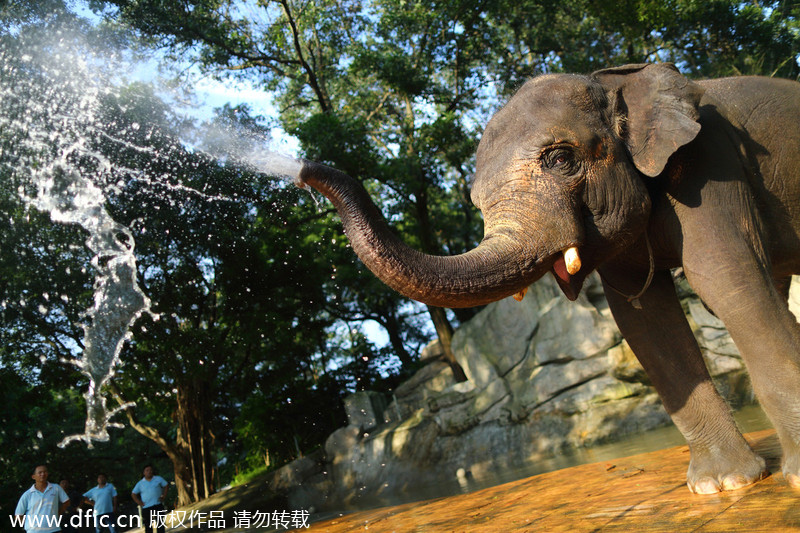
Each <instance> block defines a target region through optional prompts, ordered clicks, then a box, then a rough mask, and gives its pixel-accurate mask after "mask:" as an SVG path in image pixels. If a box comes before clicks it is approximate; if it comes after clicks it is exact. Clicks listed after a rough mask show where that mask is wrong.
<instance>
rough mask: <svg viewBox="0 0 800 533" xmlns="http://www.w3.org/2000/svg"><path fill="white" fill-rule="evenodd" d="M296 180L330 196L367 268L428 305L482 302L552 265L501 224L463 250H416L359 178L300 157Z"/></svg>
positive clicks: (524, 284) (498, 296)
mask: <svg viewBox="0 0 800 533" xmlns="http://www.w3.org/2000/svg"><path fill="white" fill-rule="evenodd" d="M297 185H298V186H300V187H305V186H306V185H310V186H311V187H313V188H315V189H317V190H318V191H319V192H321V193H322V194H324V195H325V196H326V197H327V198H328V199H330V200H331V201H332V202H333V205H334V206H335V207H336V209H337V210H338V212H339V216H340V217H341V219H342V223H343V225H344V231H345V233H346V234H347V236H348V238H349V239H350V242H351V244H352V246H353V250H355V252H356V254H358V257H359V258H360V259H361V261H363V262H364V264H365V265H366V266H367V268H369V269H370V270H371V271H372V272H373V273H375V275H376V276H378V277H379V278H380V279H381V280H382V281H383V282H384V283H386V284H387V285H389V286H390V287H392V288H393V289H395V290H396V291H398V292H400V293H401V294H403V295H405V296H407V297H409V298H412V299H414V300H417V301H420V302H422V303H425V304H428V305H433V306H438V307H473V306H477V305H484V304H487V303H490V302H493V301H496V300H499V299H501V298H505V297H506V296H510V295H512V294H515V293H517V292H519V291H521V290H522V289H524V288H525V287H527V286H528V285H529V284H530V283H532V282H533V281H535V280H536V279H538V278H540V277H541V276H542V275H543V274H544V273H545V272H547V271H548V270H550V268H551V267H552V261H549V262H548V261H544V262H542V260H541V259H538V260H531V258H530V252H528V253H527V254H526V253H524V251H523V250H521V246H520V245H519V244H518V243H517V242H518V241H517V240H515V239H512V238H511V237H510V236H509V235H506V234H504V232H503V231H502V230H501V231H495V232H491V231H489V232H487V234H486V235H485V236H484V239H483V241H482V242H481V243H480V245H479V246H478V247H477V248H475V249H473V250H470V251H469V252H466V253H464V254H461V255H456V256H434V255H427V254H423V253H421V252H419V251H417V250H414V249H412V248H410V247H408V246H406V245H405V244H404V243H403V242H402V241H400V239H398V238H397V236H395V235H394V233H393V232H392V231H391V230H390V228H389V227H388V225H387V224H386V221H385V220H384V218H383V216H382V214H381V213H380V211H379V210H378V208H377V207H376V206H375V204H374V203H373V202H372V200H371V199H370V197H369V195H368V194H367V192H366V190H365V189H364V187H363V186H362V185H361V184H360V183H359V182H358V181H356V180H354V179H353V178H351V177H350V176H348V175H347V174H344V173H342V172H339V171H337V170H334V169H332V168H330V167H327V166H325V165H321V164H319V163H314V162H311V161H304V163H303V168H302V170H301V171H300V174H299V176H298V183H297ZM522 258H527V260H523V259H522ZM542 259H547V258H542Z"/></svg>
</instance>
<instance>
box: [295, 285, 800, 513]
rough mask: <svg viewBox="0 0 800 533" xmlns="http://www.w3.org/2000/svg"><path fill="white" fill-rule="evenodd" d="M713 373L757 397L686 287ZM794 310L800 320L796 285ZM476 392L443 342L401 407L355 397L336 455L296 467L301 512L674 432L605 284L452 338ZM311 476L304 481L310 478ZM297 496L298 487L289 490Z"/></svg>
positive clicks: (397, 397)
mask: <svg viewBox="0 0 800 533" xmlns="http://www.w3.org/2000/svg"><path fill="white" fill-rule="evenodd" d="M676 281H677V286H678V290H679V295H680V296H681V301H682V303H683V306H684V309H685V311H686V314H687V318H688V319H689V322H690V324H691V325H692V328H693V330H694V331H695V335H696V337H697V339H698V342H699V344H700V346H701V348H702V350H703V353H704V357H705V358H706V362H707V365H708V368H709V371H710V372H711V374H712V377H713V378H714V381H715V382H716V383H717V386H718V388H719V389H720V391H721V393H722V394H723V396H724V397H726V398H727V399H728V401H729V402H730V403H731V404H733V405H734V406H738V405H742V404H746V403H749V402H751V401H752V400H753V395H752V391H751V389H750V385H749V381H748V378H747V375H746V373H745V369H744V364H743V362H742V360H741V358H740V356H739V353H738V351H737V350H736V347H735V345H734V344H733V342H732V341H731V339H730V337H729V336H728V334H727V331H726V330H725V328H724V326H723V325H722V323H721V322H720V321H719V320H718V319H717V318H716V317H714V316H713V315H712V314H711V313H709V312H708V311H707V310H706V308H705V307H704V306H703V303H702V302H701V301H700V300H699V299H698V298H697V297H696V296H695V295H694V294H693V293H692V292H691V291H690V290H689V289H688V286H687V285H686V284H685V281H683V280H682V279H680V277H678V278H677V279H676ZM791 302H792V303H791V305H792V306H793V307H795V308H798V309H800V288H798V284H797V283H795V284H794V285H793V288H792V293H791ZM453 351H454V353H455V355H456V358H457V359H458V361H459V363H460V364H461V366H462V367H463V369H464V371H465V373H466V375H467V377H468V378H469V379H468V381H466V382H463V383H456V382H455V380H454V379H453V376H452V373H451V372H450V369H449V367H448V365H447V364H446V363H444V362H443V361H442V359H441V357H440V356H439V354H438V353H437V346H436V344H435V343H434V344H432V345H430V346H429V347H428V348H426V350H425V352H424V353H423V356H422V357H423V359H424V360H427V361H430V362H429V363H428V364H427V365H425V366H424V367H423V368H422V369H421V370H419V371H418V372H417V374H416V375H414V376H413V377H412V378H411V379H410V380H408V381H407V382H405V383H403V384H402V385H401V386H399V387H398V388H397V389H396V390H395V391H394V394H393V396H392V397H391V398H388V400H389V401H388V404H387V398H385V397H384V396H383V395H380V394H377V393H359V394H356V395H353V396H352V397H350V398H348V400H347V401H346V409H347V412H348V421H349V425H348V426H346V427H344V428H341V429H339V430H337V431H336V432H334V433H333V434H332V435H331V436H330V437H329V438H328V440H327V442H326V444H325V450H324V453H323V454H320V455H319V456H318V457H314V458H306V459H305V460H302V462H300V463H298V465H294V466H293V465H288V466H287V467H285V469H284V470H285V471H284V472H283V474H281V475H282V476H283V478H289V479H293V480H297V478H298V477H301V478H302V480H301V482H300V483H299V484H295V485H292V487H289V488H287V489H286V494H287V497H288V503H289V504H290V505H293V506H295V507H297V508H314V509H317V510H319V509H324V508H336V509H341V508H347V507H348V506H355V505H365V504H369V503H371V502H374V503H386V502H390V501H392V499H393V498H394V497H398V496H401V495H407V494H409V493H411V494H413V495H416V496H420V497H421V496H424V495H425V488H426V487H428V486H434V485H435V486H437V487H440V488H441V486H442V484H452V485H454V486H456V487H457V484H458V483H462V484H463V482H464V478H466V477H469V476H474V477H482V476H484V475H487V474H489V473H491V472H496V471H498V470H502V469H505V468H513V467H515V466H518V465H521V464H525V463H529V462H531V461H536V460H540V459H544V458H546V457H548V456H550V455H552V454H553V453H554V452H556V451H559V450H564V449H566V448H574V447H585V446H592V445H593V444H598V443H602V442H609V441H612V440H615V439H619V438H621V437H623V436H625V435H630V434H633V433H638V432H642V431H646V430H648V429H652V428H655V427H657V426H661V425H664V424H668V423H669V417H668V416H667V414H666V412H665V411H664V409H663V407H662V406H661V402H660V400H659V398H658V395H657V394H656V392H655V390H654V389H653V388H652V386H651V385H650V384H649V381H648V379H647V376H646V375H645V373H644V371H643V369H642V368H641V366H640V365H639V363H638V361H637V360H636V358H635V357H634V355H633V353H632V352H631V350H630V348H629V347H628V345H627V344H626V343H625V341H624V340H623V339H622V337H621V335H620V333H619V331H618V329H617V327H616V325H615V324H614V321H613V319H612V317H611V314H610V311H609V309H608V306H607V304H606V302H605V298H604V296H603V294H602V289H601V287H600V283H599V279H598V278H596V277H593V278H590V279H589V280H587V284H586V286H585V290H584V291H583V293H582V295H581V297H580V298H579V299H578V300H577V301H576V302H569V301H567V300H566V299H565V298H564V297H563V295H562V294H561V291H560V290H559V289H558V287H557V285H556V284H555V282H554V281H553V280H551V279H550V277H549V276H548V277H546V278H545V279H543V280H541V281H539V282H537V283H536V284H534V285H533V286H532V287H531V288H530V290H529V292H528V294H527V296H526V297H525V299H524V300H523V302H517V301H515V300H513V299H510V298H509V299H506V300H503V301H500V302H496V303H494V304H491V305H489V306H487V307H486V308H485V309H483V310H482V311H481V312H480V313H479V314H478V315H477V316H475V317H474V318H473V319H472V320H471V321H470V322H468V323H467V324H464V325H463V326H462V327H461V328H459V329H458V330H457V331H456V333H455V335H454V337H453ZM301 471H302V472H303V475H302V476H301V475H299V474H297V472H301ZM284 485H286V484H285V483H284Z"/></svg>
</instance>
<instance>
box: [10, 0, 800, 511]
mask: <svg viewBox="0 0 800 533" xmlns="http://www.w3.org/2000/svg"><path fill="white" fill-rule="evenodd" d="M3 6H4V7H2V8H0V43H1V44H2V51H3V60H4V61H5V63H6V64H7V65H8V64H13V63H15V62H16V63H18V64H24V63H25V56H26V53H28V51H27V49H26V46H27V45H26V43H30V42H32V41H36V40H37V38H38V37H41V36H45V35H48V36H52V35H53V34H58V35H61V33H63V34H64V35H67V32H68V33H69V35H72V36H80V38H81V39H82V40H83V41H84V42H87V43H90V45H92V46H96V47H99V48H103V49H105V50H108V51H109V52H110V53H116V54H120V55H126V54H127V55H130V56H133V57H144V58H149V59H151V60H152V59H153V58H156V59H157V60H158V62H159V63H160V64H161V66H162V67H163V68H164V69H165V71H166V72H168V74H169V76H171V77H172V78H173V79H174V83H175V84H176V85H177V86H179V87H181V89H182V90H184V91H187V92H191V89H192V86H191V83H190V78H189V77H188V74H187V72H189V71H190V70H191V71H192V72H194V73H197V72H200V73H202V74H203V75H206V76H211V77H214V78H218V79H239V80H243V81H246V82H247V83H248V84H250V85H251V86H253V87H255V88H258V89H260V90H263V91H264V92H265V93H268V94H270V95H272V97H273V101H274V105H275V108H276V114H275V116H266V117H265V116H257V115H255V114H254V113H253V112H252V111H251V109H250V108H248V106H236V107H233V106H224V107H222V108H220V109H218V110H216V112H215V114H214V116H213V117H210V118H208V119H196V118H195V119H192V118H189V117H187V116H185V115H182V114H181V113H179V112H178V111H176V110H174V109H173V108H172V107H171V106H170V104H169V102H168V101H167V100H166V99H165V97H164V95H163V94H162V93H161V92H160V91H159V88H158V87H156V86H153V85H151V84H147V83H142V82H131V83H128V84H125V85H123V86H121V87H119V88H118V89H119V90H118V91H115V92H114V93H113V94H109V95H108V96H107V97H106V98H105V99H104V101H103V110H104V120H103V123H104V127H105V128H107V131H106V133H107V135H108V136H111V137H117V138H124V139H126V141H127V142H129V143H131V144H132V145H136V146H139V147H147V148H148V149H152V150H154V151H156V152H163V153H169V154H170V158H169V160H170V162H164V160H162V159H153V158H151V157H147V156H145V155H143V152H142V151H141V150H139V151H137V150H125V149H119V146H118V145H116V144H114V143H110V142H109V143H104V142H103V141H102V139H101V140H99V141H98V142H97V145H96V146H95V147H94V148H95V149H96V150H98V151H100V152H102V153H104V154H105V157H107V158H108V160H109V161H111V162H112V163H113V164H114V165H119V166H120V167H125V168H127V169H138V170H141V172H143V173H147V174H148V175H151V176H158V179H154V180H151V181H144V180H130V181H126V182H124V183H120V184H118V185H116V186H115V187H113V190H112V191H111V193H110V194H109V196H108V206H107V209H108V210H109V211H110V212H111V213H112V214H113V215H114V218H115V219H116V220H117V221H118V222H120V223H122V224H124V225H125V226H127V227H128V228H129V229H130V230H131V232H132V234H133V236H134V237H135V241H136V257H137V262H138V268H139V283H140V285H141V287H142V288H143V290H144V291H145V293H146V294H147V296H148V297H149V298H150V299H151V301H152V309H153V312H154V314H144V315H143V316H142V317H141V318H140V319H139V320H138V321H137V323H136V324H135V325H134V327H133V328H132V335H131V339H130V341H129V342H128V343H127V344H126V346H125V348H124V350H123V353H122V355H121V362H120V364H119V366H118V367H117V369H116V375H115V378H114V380H113V382H112V383H111V385H109V386H108V387H107V390H106V391H105V392H106V394H107V395H108V397H109V398H114V399H116V400H118V401H119V402H128V401H135V402H136V404H137V405H136V407H135V408H134V409H128V410H126V411H125V412H124V413H122V414H118V415H117V416H116V418H115V420H116V421H118V422H121V423H122V424H123V426H124V427H123V428H119V429H111V430H110V434H111V439H110V441H109V442H105V443H104V442H100V443H95V444H94V446H93V447H92V448H88V447H87V446H86V445H85V444H80V443H79V444H71V445H69V446H67V447H64V448H59V447H58V446H57V444H58V442H60V441H61V439H62V438H63V437H64V436H66V435H70V434H73V433H79V432H81V431H82V428H83V424H84V417H85V405H84V401H85V400H84V398H83V392H84V391H85V390H86V387H87V385H88V383H87V380H86V377H85V376H84V375H82V374H81V373H79V372H78V371H77V370H76V368H75V367H74V365H72V364H70V363H69V362H68V360H69V359H71V358H74V357H75V356H76V355H78V354H79V353H80V350H81V348H82V343H83V329H82V326H81V324H82V321H83V320H85V317H84V316H83V312H84V311H85V310H86V309H87V308H88V307H89V306H90V305H91V299H92V292H93V287H92V284H93V270H92V269H93V267H92V265H91V260H92V257H91V253H90V252H89V251H88V250H87V249H86V247H85V246H84V244H83V243H84V240H85V239H86V235H85V233H84V232H83V230H81V229H79V228H76V227H71V226H63V225H58V224H54V223H52V222H51V221H50V220H49V217H48V216H47V215H45V214H42V213H40V212H37V211H36V210H34V209H31V208H30V207H29V206H27V205H25V204H24V202H22V200H21V199H20V198H19V195H18V194H17V191H18V187H19V186H20V184H19V183H17V181H16V180H18V179H19V178H18V175H17V173H16V172H15V161H13V160H12V159H11V158H10V157H9V156H8V154H10V153H13V150H11V149H10V148H9V147H10V146H11V145H12V144H13V143H15V142H17V141H18V139H15V138H13V136H10V135H8V134H7V133H6V134H4V132H3V131H0V181H2V182H3V183H2V186H1V187H0V210H2V213H3V215H4V218H3V220H4V222H2V223H0V391H2V396H1V397H2V400H3V401H1V402H0V470H2V472H3V473H4V474H5V475H4V476H3V479H2V481H0V514H2V515H6V514H8V513H10V512H11V511H12V509H11V508H10V507H12V506H13V505H14V503H15V502H16V500H17V498H18V497H19V494H20V493H21V492H22V490H24V489H25V488H27V487H28V486H29V485H30V483H31V481H30V474H31V471H32V469H33V467H34V466H35V465H36V464H40V463H42V462H47V463H49V464H50V470H51V473H52V474H51V481H58V478H59V477H61V476H67V477H70V478H71V479H73V481H74V483H76V484H77V485H79V486H82V487H85V488H89V487H90V486H93V485H94V480H95V479H96V476H97V472H98V471H100V470H102V471H105V472H107V473H108V474H109V476H110V478H111V481H112V482H113V483H114V484H115V485H116V486H117V488H118V490H120V493H121V495H123V497H127V494H128V493H129V490H130V488H131V487H132V486H133V484H134V483H135V481H136V480H137V479H139V477H140V474H141V467H142V466H143V465H144V464H145V463H147V462H152V463H154V464H156V466H157V468H158V469H159V471H160V474H161V475H163V476H164V477H167V478H168V479H170V480H174V481H175V483H176V488H177V490H173V491H172V492H171V495H170V496H171V498H172V499H173V500H174V501H173V502H172V503H173V504H175V505H181V504H187V503H190V502H193V501H197V500H199V499H203V498H205V497H207V496H208V495H210V494H211V493H213V492H214V491H216V490H219V488H221V487H222V486H225V485H227V484H229V483H232V482H234V483H235V482H240V481H242V480H243V479H246V477H247V476H248V475H252V474H253V473H255V472H261V471H263V470H265V469H271V468H275V467H278V466H281V465H282V464H285V463H286V462H288V461H290V460H292V459H294V458H296V457H298V456H301V455H303V454H307V453H309V452H311V451H313V450H315V449H316V448H318V447H319V446H321V445H322V443H323V442H324V439H325V437H326V436H327V435H328V434H329V433H330V432H331V431H333V430H334V429H336V428H338V427H340V426H342V425H343V424H344V422H345V421H344V412H343V408H342V398H343V397H344V396H346V395H347V394H349V393H351V392H353V391H356V390H365V389H368V390H377V391H381V392H385V393H387V394H390V393H391V390H392V388H393V387H395V386H396V385H397V384H398V383H399V382H401V381H402V380H403V379H404V378H405V377H407V376H409V375H410V374H411V373H413V372H414V370H415V369H416V368H417V362H418V356H419V353H420V351H421V349H422V348H423V347H424V346H425V345H426V344H427V343H428V342H429V341H431V340H432V339H434V338H436V337H438V338H439V340H440V341H441V342H442V345H443V346H444V348H445V354H448V353H449V339H450V336H451V334H452V331H453V328H454V327H457V326H458V324H460V323H462V322H463V321H466V320H469V318H470V317H471V316H472V315H473V314H474V312H475V310H457V311H456V310H446V309H439V308H433V307H425V306H422V305H420V304H417V303H414V302H410V301H408V300H406V299H404V298H402V297H400V296H398V295H397V294H395V293H393V292H392V291H390V290H388V289H387V288H386V287H385V286H384V285H383V284H381V283H380V282H378V281H377V280H376V279H375V278H374V277H373V276H372V274H370V273H369V272H368V271H365V269H364V268H363V266H362V265H361V264H360V263H359V262H358V261H357V259H356V258H355V256H354V254H353V253H352V252H351V250H350V249H349V248H348V245H347V239H346V238H345V237H344V235H343V234H342V233H341V226H340V224H339V221H338V218H337V217H336V215H335V213H334V211H333V209H332V207H331V206H330V205H329V204H321V205H317V203H316V201H315V200H314V198H312V197H311V196H310V195H309V194H308V193H307V192H303V191H299V190H297V189H295V188H294V187H292V186H290V185H289V184H287V183H285V182H282V181H280V180H277V179H276V178H273V177H270V176H265V175H262V174H259V173H257V172H254V171H253V170H252V169H251V168H249V167H248V166H247V165H244V164H241V162H240V161H237V160H236V158H224V159H215V158H211V157H208V156H206V155H204V154H203V153H202V152H201V151H199V150H194V149H192V147H191V146H188V145H187V144H186V143H185V141H184V142H181V140H183V139H186V138H187V137H186V136H187V133H186V132H187V131H190V132H192V134H191V135H192V136H193V139H194V141H195V142H196V143H197V144H198V145H202V146H210V145H213V144H214V143H215V142H217V141H216V140H215V138H214V136H213V135H211V133H212V132H213V131H216V129H217V128H220V127H221V128H224V129H226V130H228V131H234V132H242V135H244V133H245V132H246V133H247V134H248V135H250V134H252V133H253V132H257V133H260V134H262V135H264V136H268V132H269V131H270V128H275V127H279V128H280V129H281V130H282V131H284V132H286V133H287V134H288V135H290V136H292V137H294V138H295V139H296V140H297V142H298V143H299V146H300V151H301V154H299V155H302V156H303V157H307V158H309V159H314V160H317V161H321V162H325V163H328V164H330V165H332V166H334V167H337V168H339V169H341V170H344V171H346V172H348V173H349V174H351V175H352V176H354V177H356V178H358V179H360V180H361V181H362V182H363V183H364V184H365V186H366V187H367V188H368V189H369V190H370V192H371V193H372V194H373V196H374V197H375V198H376V199H377V201H378V203H379V205H380V206H381V207H382V209H383V212H384V215H385V216H386V217H387V218H388V219H389V220H390V221H391V223H392V225H393V227H394V228H395V229H396V231H397V232H398V234H400V235H401V236H402V238H403V239H404V240H405V241H406V242H408V243H409V244H411V245H413V246H415V247H416V248H418V249H420V250H424V251H425V252H428V253H435V254H456V253H461V252H464V251H466V250H468V249H470V248H472V247H474V246H475V245H476V244H477V242H478V241H479V240H480V238H481V236H482V228H481V220H480V216H479V213H478V212H477V210H476V209H475V208H474V207H473V206H472V205H471V203H470V202H469V180H470V176H471V175H472V172H473V165H474V157H473V156H474V151H475V148H476V145H477V141H478V139H479V138H480V134H481V130H482V127H483V125H484V124H485V123H486V121H487V120H488V118H489V117H490V116H491V114H492V113H493V112H494V111H495V110H496V109H497V108H498V107H499V106H500V105H502V102H503V101H504V100H505V99H507V98H508V97H509V96H510V95H511V94H513V92H514V90H515V89H516V88H517V87H519V86H520V85H521V84H522V83H523V82H524V81H525V80H526V79H527V78H529V77H531V76H534V75H537V74H540V73H548V72H578V73H587V72H591V71H593V70H596V69H599V68H604V67H607V66H610V65H616V64H623V63H640V62H654V61H659V62H661V61H671V62H674V63H675V64H676V65H677V66H678V67H679V68H680V70H681V71H682V72H684V73H685V74H686V75H688V76H690V77H695V78H701V77H719V76H728V75H748V74H760V75H767V76H780V77H785V78H790V79H797V78H798V76H800V67H799V66H798V54H800V5H799V4H798V3H796V2H788V1H776V2H737V1H730V0H711V1H703V2H698V1H694V0H666V1H665V0H653V1H650V0H623V1H619V0H613V1H611V0H601V1H590V0H575V1H570V2H562V1H553V0H530V1H529V0H513V1H511V0H500V1H480V0H447V1H435V0H418V1H412V0H375V1H367V0H364V1H359V0H316V1H310V0H302V1H297V0H276V1H272V0H270V1H267V0H261V1H258V2H255V1H252V0H236V1H230V0H203V1H193V2H190V1H185V0H180V1H177V0H131V1H129V0H88V1H86V2H79V1H68V0H12V1H11V2H8V3H4V4H3ZM59 32H61V33H59ZM65 38H66V37H65ZM40 41H42V42H44V41H43V40H42V39H40ZM37 42H38V41H37ZM94 68H96V69H98V71H99V70H102V69H103V68H104V65H102V64H97V65H95V66H94ZM11 72H20V70H14V71H12V70H4V71H3V73H2V74H3V75H12V74H10V73H11ZM35 74H36V73H35V72H33V73H31V72H28V73H27V74H26V75H28V76H33V77H35ZM4 112H6V113H8V112H10V111H9V110H8V106H4V105H2V102H0V113H4ZM134 126H135V127H134ZM174 161H180V164H173V162H174ZM105 185H108V184H105ZM193 191H202V192H203V194H202V195H198V194H196V193H195V192H193ZM156 315H157V316H158V317H159V318H158V320H156V319H155V318H154V316H156ZM367 324H371V325H372V327H373V328H374V325H375V324H377V325H378V327H379V328H380V330H381V331H382V332H383V333H384V334H385V338H386V339H388V340H387V342H386V343H385V345H376V344H375V341H374V336H372V335H368V333H367V332H368V331H370V330H369V329H368V328H367ZM453 361H454V359H453ZM453 368H454V371H455V372H456V375H458V372H459V369H458V367H457V364H456V363H453Z"/></svg>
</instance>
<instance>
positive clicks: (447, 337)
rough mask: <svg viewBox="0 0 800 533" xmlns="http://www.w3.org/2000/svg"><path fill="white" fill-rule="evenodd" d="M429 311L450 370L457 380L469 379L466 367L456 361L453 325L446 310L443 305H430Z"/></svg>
mask: <svg viewBox="0 0 800 533" xmlns="http://www.w3.org/2000/svg"><path fill="white" fill-rule="evenodd" d="M428 313H430V315H431V320H433V325H434V327H435V328H436V334H437V335H438V336H439V343H441V345H442V351H443V352H444V358H445V360H446V361H447V363H448V364H449V365H450V370H452V371H453V377H455V378H456V381H457V382H459V383H460V382H462V381H467V375H466V374H464V369H463V368H461V365H460V364H458V361H456V356H455V355H454V354H453V348H452V341H453V326H452V325H451V324H450V321H449V320H448V319H447V314H446V313H445V310H444V309H443V308H441V307H434V306H432V305H429V306H428Z"/></svg>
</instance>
